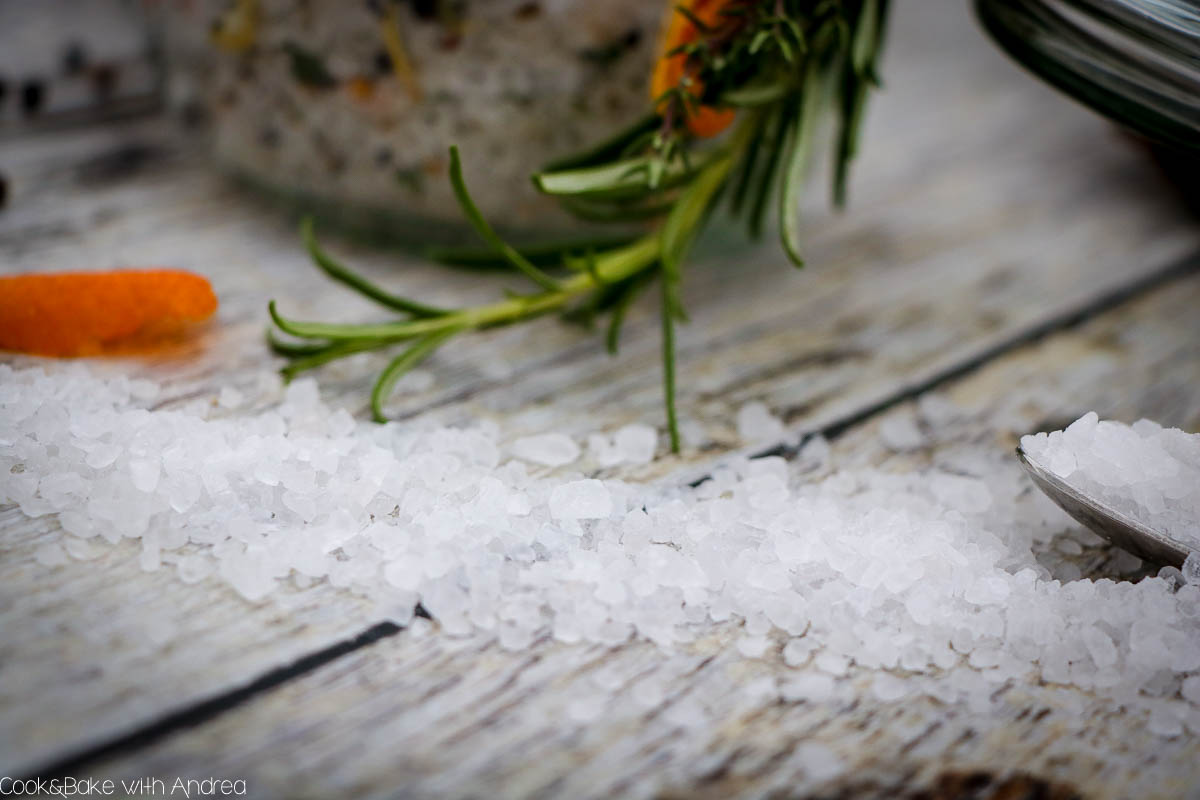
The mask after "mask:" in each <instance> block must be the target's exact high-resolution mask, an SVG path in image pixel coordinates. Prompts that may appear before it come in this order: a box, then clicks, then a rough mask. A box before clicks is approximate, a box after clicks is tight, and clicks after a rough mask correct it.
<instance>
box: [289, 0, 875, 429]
mask: <svg viewBox="0 0 1200 800" xmlns="http://www.w3.org/2000/svg"><path fill="white" fill-rule="evenodd" d="M887 5H888V2H887V0H725V2H723V3H717V4H713V3H706V4H700V3H697V2H695V0H692V2H683V3H682V4H681V5H679V6H677V8H676V11H677V12H678V14H679V17H678V18H677V19H675V20H673V22H672V24H671V26H670V27H669V28H668V34H670V35H669V36H668V37H667V39H668V41H667V42H666V44H665V45H664V50H663V53H662V55H661V58H660V61H659V64H658V66H657V67H656V71H655V76H654V78H655V83H656V85H659V84H661V80H660V79H661V78H662V77H663V76H667V77H668V78H670V80H671V82H670V83H669V84H668V85H665V87H664V88H660V89H656V91H658V92H659V94H658V95H657V96H656V97H655V98H654V113H653V114H650V115H647V116H646V117H644V118H643V119H641V120H638V121H637V122H636V123H635V124H634V125H631V126H630V127H629V128H627V129H625V130H623V131H620V132H619V133H617V134H616V135H614V136H613V137H611V138H610V139H608V140H607V141H604V142H601V143H599V144H597V145H596V146H594V147H592V148H589V149H588V150H585V151H583V152H580V153H577V154H574V155H572V156H568V157H566V158H562V159H558V160H557V161H555V162H554V163H552V164H550V165H548V166H547V168H546V169H545V170H543V171H541V172H539V173H537V174H536V175H534V176H533V183H534V186H535V187H537V189H538V190H539V191H541V192H543V193H545V194H547V195H549V196H553V197H555V198H557V199H558V200H559V202H560V203H561V204H562V206H563V208H565V209H566V210H567V211H569V212H570V213H572V214H574V215H576V216H577V217H580V218H582V219H588V220H606V221H609V220H611V221H629V220H643V219H656V220H659V222H658V225H657V227H655V228H653V229H651V230H649V231H648V232H646V233H645V234H643V235H641V236H639V237H637V238H635V239H630V238H629V237H627V236H620V235H618V236H616V237H609V238H602V239H596V238H589V239H586V240H576V241H563V242H558V243H553V244H549V245H542V246H538V247H533V248H526V249H524V250H522V249H520V248H517V247H514V246H513V245H511V244H509V243H508V242H506V241H504V239H503V238H501V237H500V235H499V234H498V233H497V232H496V231H495V229H494V228H493V227H492V226H491V225H490V224H489V223H488V221H487V219H486V218H485V217H484V215H483V214H482V213H481V212H480V210H479V208H478V207H477V206H476V204H475V202H474V200H473V199H472V198H471V194H470V191H469V190H468V187H467V185H466V183H465V181H464V179H463V174H462V163H461V159H460V156H459V153H458V150H457V148H453V147H452V148H450V181H451V185H452V188H453V190H454V194H455V197H456V198H457V199H458V202H459V205H460V207H461V209H462V212H463V216H464V217H465V219H466V220H467V221H468V222H469V223H470V224H471V225H472V227H473V228H474V229H475V231H476V233H477V234H478V235H479V237H480V239H481V240H482V242H483V245H484V246H483V247H482V248H476V249H463V248H456V249H452V250H445V249H443V250H440V251H431V252H430V255H431V257H433V258H434V259H435V260H439V261H444V262H448V263H455V264H459V265H466V266H474V267H487V268H494V267H502V268H506V269H510V270H513V271H514V272H517V273H520V274H521V275H523V276H524V277H525V278H527V279H528V280H529V281H531V282H532V283H533V284H534V287H535V288H534V290H533V291H532V292H531V293H527V294H520V293H510V294H509V296H507V297H505V298H504V299H502V300H499V301H497V302H494V303H490V304H486V305H481V306H474V307H467V308H457V309H449V308H441V307H437V306H431V305H427V304H425V303H421V302H417V301H415V300H412V299H410V298H407V297H403V296H401V295H396V294H393V293H391V292H389V291H387V290H385V289H382V288H381V287H379V286H376V285H375V284H374V283H372V282H370V281H368V280H367V279H365V278H363V277H362V276H360V275H358V274H356V273H354V272H353V271H351V270H350V269H349V268H347V267H346V266H344V265H343V264H341V263H340V262H339V261H337V260H336V259H334V258H333V257H332V256H330V255H329V254H327V253H326V252H325V251H324V250H322V249H321V248H320V246H319V245H318V244H317V241H316V238H315V235H314V232H313V227H312V223H311V222H310V221H306V222H305V223H304V225H303V226H302V229H301V231H302V237H303V239H304V242H305V246H306V248H307V249H308V251H309V254H310V256H311V257H312V259H313V261H314V263H316V265H317V266H318V267H319V268H320V269H321V270H323V271H324V272H325V273H326V274H327V275H329V277H331V278H332V279H334V280H336V281H338V282H340V283H342V284H344V285H345V286H347V287H349V288H351V289H353V290H355V291H357V292H359V293H360V294H362V295H364V296H366V297H368V298H370V299H371V300H374V301H375V302H377V303H379V304H380V305H382V306H384V307H385V308H387V309H389V310H391V311H393V312H398V313H399V314H400V315H401V316H400V317H399V318H398V319H395V320H392V321H385V322H378V323H367V324H349V325H347V324H331V323H320V322H304V321H298V320H293V319H290V318H288V317H285V316H284V315H283V314H281V313H280V312H279V310H278V308H277V306H276V304H275V302H274V301H272V302H271V303H270V305H269V312H270V315H271V319H272V321H273V323H274V325H275V327H276V328H278V329H279V330H280V331H282V332H283V333H286V334H289V335H290V336H293V337H296V338H297V339H300V340H302V341H301V342H291V341H282V340H280V339H278V338H277V337H275V336H274V335H271V336H270V338H269V342H270V345H271V347H272V348H273V349H274V350H275V351H276V352H277V353H279V354H280V355H282V356H285V357H286V358H288V359H289V363H288V365H287V366H285V367H284V368H283V373H284V375H285V376H286V377H289V378H290V377H292V376H294V375H296V374H297V373H299V372H301V371H303V370H307V369H312V368H314V367H317V366H320V365H322V364H325V363H328V362H329V361H332V360H334V359H337V358H342V357H345V356H348V355H351V354H353V353H360V352H364V351H367V350H375V349H382V348H387V347H391V346H394V345H397V344H401V343H405V344H406V345H407V346H406V349H404V350H403V351H402V352H401V353H400V354H399V355H398V356H396V357H395V358H394V359H393V360H392V361H391V362H390V363H389V364H388V366H387V368H386V369H385V370H384V371H383V373H382V374H381V375H380V376H379V379H378V380H377V382H376V384H375V387H374V389H373V391H372V393H371V408H372V413H373V415H374V417H375V418H376V419H377V420H380V421H383V420H384V419H385V414H384V405H385V403H386V401H387V398H388V395H389V394H390V393H391V391H392V389H393V388H394V386H395V384H396V381H398V380H399V379H400V377H401V376H402V375H403V374H404V373H405V372H407V371H408V370H410V369H412V368H413V367H414V366H416V365H417V364H418V363H420V362H421V361H422V360H423V359H425V358H427V357H428V356H429V355H430V354H432V353H433V352H434V351H436V350H437V349H438V348H439V347H441V346H442V345H444V344H445V343H446V342H448V341H450V340H451V339H453V338H454V337H456V336H459V335H462V334H466V333H469V332H473V331H480V330H484V329H487V328H493V327H499V326H506V325H514V324H518V323H521V322H524V321H526V320H529V319H532V318H534V317H538V316H542V315H545V314H549V313H560V314H562V315H563V316H564V317H565V318H567V319H571V320H576V321H581V322H584V323H587V324H591V323H592V322H593V321H594V319H595V318H596V317H597V316H598V315H600V314H605V313H607V314H608V315H609V320H608V326H607V330H606V333H605V342H606V345H607V348H608V350H609V351H610V352H611V353H614V354H615V353H616V352H617V350H618V347H619V338H620V333H621V328H622V324H623V322H624V320H625V318H626V315H627V313H628V310H629V308H630V306H631V305H632V303H633V302H634V301H635V299H636V298H637V297H638V296H639V295H640V294H641V293H642V292H643V291H644V290H645V289H646V288H647V287H648V286H650V285H651V284H652V283H654V282H655V281H657V282H658V283H659V292H660V303H661V312H660V313H661V322H662V357H663V395H664V398H665V405H666V415H667V430H668V434H669V437H670V442H671V449H672V450H673V451H678V450H679V424H678V412H677V409H676V361H675V333H676V331H675V324H676V323H677V322H681V321H686V314H685V312H684V307H683V300H682V283H683V274H684V270H683V266H684V263H685V261H686V258H687V255H688V252H689V250H690V248H691V247H692V245H693V244H694V242H695V241H696V239H697V237H698V236H699V234H700V232H701V231H702V230H703V228H704V226H705V224H706V222H707V220H708V218H709V217H710V216H711V214H712V213H713V211H714V209H715V208H716V207H717V206H718V205H719V204H720V203H721V202H722V201H723V199H726V198H727V199H728V204H727V206H728V210H729V212H730V214H731V215H732V216H734V217H736V218H740V219H742V220H743V221H744V223H745V225H746V227H747V230H748V232H749V233H750V234H751V235H752V236H755V237H757V236H758V235H760V234H761V232H762V229H763V227H764V225H765V220H766V216H767V210H768V208H769V207H771V205H772V203H771V198H772V196H773V195H774V196H776V197H777V199H776V202H775V207H776V209H777V214H778V218H779V231H780V240H781V244H782V247H783V250H784V252H785V254H786V255H787V257H788V258H789V260H790V261H791V262H792V263H793V264H795V265H796V266H802V265H803V263H804V262H803V260H802V258H801V254H800V251H801V235H800V227H799V222H798V219H797V216H796V212H797V207H798V204H799V200H800V194H801V192H802V189H803V185H804V181H805V178H806V176H807V174H808V170H809V166H810V164H811V161H812V155H813V149H814V145H815V141H816V139H817V136H818V133H819V129H820V126H821V123H822V122H823V120H825V119H826V118H827V117H829V116H835V117H836V119H837V122H838V133H837V143H836V149H835V153H834V158H835V167H834V186H833V193H834V200H835V202H836V204H838V205H841V204H842V203H843V202H844V199H845V194H846V179H847V173H848V165H849V163H850V161H851V160H852V159H853V158H854V155H855V152H856V150H857V142H858V130H859V128H860V126H861V122H862V114H863V107H864V103H865V100H866V96H867V93H868V90H869V88H870V87H871V86H874V85H877V83H878V58H879V50H880V47H881V43H882V38H883V29H884V21H885V17H886V14H887ZM671 36H674V37H675V38H674V39H672V38H671ZM735 114H736V117H737V119H736V121H735V122H734V129H733V131H732V132H731V133H729V134H728V135H725V136H721V137H719V138H718V137H716V136H715V134H716V133H718V132H719V130H720V128H722V127H724V125H726V124H728V122H729V121H730V120H731V119H732V118H733V117H734V115H735Z"/></svg>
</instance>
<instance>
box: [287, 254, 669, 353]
mask: <svg viewBox="0 0 1200 800" xmlns="http://www.w3.org/2000/svg"><path fill="white" fill-rule="evenodd" d="M658 254H659V241H658V235H657V234H651V235H647V236H643V237H642V238H641V239H638V240H637V241H635V242H633V243H632V244H629V245H626V246H625V247H622V248H619V249H617V250H614V251H612V252H609V253H604V254H601V255H598V256H597V257H596V265H595V271H594V272H592V271H588V272H581V273H578V274H576V275H574V276H572V277H571V278H570V279H568V280H565V281H562V282H561V283H559V284H558V288H557V289H556V290H554V291H551V292H542V293H539V294H534V295H524V296H520V297H511V298H508V299H506V300H501V301H500V302H498V303H491V304H489V305H483V306H476V307H474V308H466V309H463V310H461V311H453V312H451V313H449V314H444V315H442V316H439V317H429V318H424V319H413V320H402V321H400V322H382V323H376V324H368V325H336V324H328V323H323V322H297V321H295V320H289V319H286V318H285V317H283V316H281V315H280V314H279V312H278V310H277V309H276V307H275V303H274V301H272V302H271V304H270V305H269V306H268V311H269V312H270V314H271V318H272V319H273V320H274V321H275V324H276V325H278V326H279V329H280V330H282V331H284V332H285V333H289V334H291V335H293V336H299V337H300V338H303V339H329V340H331V341H344V340H347V339H388V340H400V339H412V338H416V337H418V336H423V335H425V334H428V333H436V332H438V331H443V330H446V329H449V328H455V329H464V328H489V327H495V326H497V325H507V324H511V323H513V322H517V321H520V320H524V319H530V318H531V317H536V316H539V315H541V314H545V313H548V312H550V311H554V310H556V309H559V308H562V307H563V306H564V305H566V304H567V303H568V302H569V301H570V300H571V299H572V298H575V297H577V296H579V295H581V294H586V293H587V292H590V291H593V290H595V289H597V288H599V287H600V286H602V285H604V284H609V283H617V282H619V281H622V280H625V279H626V278H631V277H633V276H634V275H636V274H638V273H639V272H642V271H643V270H645V269H648V268H650V267H651V266H653V265H654V264H655V263H656V262H657V261H658Z"/></svg>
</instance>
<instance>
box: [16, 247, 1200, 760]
mask: <svg viewBox="0 0 1200 800" xmlns="http://www.w3.org/2000/svg"><path fill="white" fill-rule="evenodd" d="M1194 272H1200V252H1196V253H1192V254H1191V255H1189V256H1187V257H1185V258H1183V259H1181V260H1179V261H1176V262H1174V263H1171V264H1169V265H1168V266H1166V267H1164V268H1162V269H1159V270H1156V271H1154V272H1151V273H1149V274H1147V275H1145V276H1143V277H1142V278H1140V279H1138V280H1135V281H1133V282H1131V283H1128V284H1125V285H1124V286H1119V287H1117V288H1115V289H1113V290H1111V291H1109V292H1107V293H1105V294H1103V295H1101V296H1099V297H1097V298H1095V299H1094V300H1092V301H1091V302H1090V303H1087V304H1085V305H1083V306H1081V307H1079V308H1077V309H1074V310H1070V311H1064V312H1063V313H1061V314H1057V315H1055V316H1052V317H1050V318H1049V319H1047V320H1045V321H1043V322H1041V323H1039V324H1037V325H1034V326H1032V327H1031V328H1029V329H1028V330H1024V331H1020V332H1018V333H1015V334H1014V335H1012V336H1010V337H1009V338H1007V339H1005V340H1003V341H1001V342H998V343H996V344H995V345H993V346H992V347H989V348H987V349H986V350H984V351H983V352H981V353H979V354H977V355H975V356H973V357H971V358H968V359H965V360H964V361H963V362H962V363H960V364H957V365H953V366H950V367H947V368H946V369H943V370H941V371H939V372H936V373H934V374H933V375H931V376H929V377H928V378H926V379H924V380H922V381H919V382H917V383H915V384H913V385H911V386H908V387H907V388H901V389H899V390H897V391H895V392H892V393H891V394H889V395H887V396H886V397H884V398H882V399H881V400H879V401H877V402H875V403H872V404H869V405H866V406H864V407H863V408H861V409H860V410H858V411H856V412H854V413H852V414H847V415H845V416H843V417H841V418H839V419H836V420H833V421H832V422H830V423H828V424H826V425H824V426H823V427H821V428H819V429H816V430H812V431H807V432H805V433H804V434H803V435H802V436H801V437H800V439H799V441H798V442H797V443H795V444H779V445H775V446H773V447H769V448H766V449H763V450H760V451H756V452H754V453H753V454H751V456H750V457H751V458H763V457H766V456H782V457H784V458H792V457H794V456H795V455H796V453H797V452H799V450H800V448H801V447H802V446H803V445H804V443H805V442H807V441H809V440H810V439H812V438H813V437H815V436H824V437H826V438H828V439H836V438H838V437H839V436H841V435H842V434H844V433H846V432H847V431H849V430H850V429H852V428H854V427H856V426H858V425H861V424H863V423H864V422H866V421H868V420H869V419H871V418H873V417H876V416H878V415H880V414H883V413H885V412H887V411H888V410H889V409H891V408H893V407H895V406H897V405H900V404H902V403H905V402H908V401H910V400H913V399H915V398H917V397H918V396H920V395H922V394H924V393H925V392H928V391H931V390H933V389H936V388H938V387H940V386H943V385H945V384H947V383H950V382H952V381H955V380H958V379H959V378H962V377H965V376H966V375H968V374H970V373H972V372H974V371H976V370H978V369H980V368H981V367H983V366H984V365H986V364H988V363H989V362H991V361H993V360H994V359H996V358H998V357H1000V356H1002V355H1005V354H1006V353H1009V352H1012V351H1014V350H1017V349H1018V348H1021V347H1023V346H1025V345H1028V344H1032V343H1034V342H1037V341H1039V340H1042V339H1045V338H1046V337H1048V336H1051V335H1054V334H1056V333H1059V332H1061V331H1065V330H1069V329H1071V328H1074V327H1077V326H1079V325H1080V324H1082V323H1084V322H1086V321H1088V320H1090V319H1092V318H1094V317H1096V316H1099V315H1100V314H1103V313H1104V312H1106V311H1109V310H1112V309H1114V308H1116V307H1118V306H1121V305H1123V304H1125V303H1127V302H1130V301H1132V300H1134V299H1136V298H1138V297H1141V296H1142V295H1145V294H1148V293H1149V292H1151V291H1152V290H1154V289H1157V288H1159V287H1161V286H1164V285H1166V284H1168V283H1171V282H1173V281H1176V280H1180V279H1182V278H1185V277H1187V276H1189V275H1191V274H1192V273H1194ZM706 480H708V476H707V475H703V476H701V477H699V478H696V479H695V480H692V481H690V482H689V484H688V485H690V486H693V487H694V486H698V485H700V484H701V483H703V482H704V481H706ZM416 615H417V616H419V617H423V618H425V619H431V617H430V616H429V613H428V612H427V611H426V610H425V609H424V608H423V607H422V606H420V605H418V606H417V609H416ZM403 630H404V628H403V627H401V626H399V625H396V624H394V623H391V622H380V623H378V624H376V625H373V626H371V627H370V628H368V629H366V630H365V631H362V632H361V633H359V634H357V635H355V636H353V637H351V638H348V639H344V640H342V641H340V642H337V643H336V644H333V645H330V646H329V647H326V648H323V649H321V650H317V651H315V652H313V653H310V654H308V655H306V656H303V657H302V658H299V659H297V660H296V661H294V662H292V663H291V664H287V665H284V666H282V667H277V668H275V669H272V670H269V671H268V672H266V673H264V674H262V675H260V676H259V677H258V678H255V679H254V680H252V681H250V682H249V683H246V684H244V685H242V686H240V687H238V688H235V689H231V690H229V691H226V692H221V693H220V694H217V695H214V696H212V697H210V698H208V699H207V700H201V701H199V702H196V703H193V704H191V705H188V706H185V707H184V708H182V709H179V710H177V711H173V712H170V713H168V714H166V715H164V716H162V717H159V718H158V719H156V720H154V721H151V722H148V723H146V724H144V725H142V726H140V727H138V728H136V729H135V730H133V731H131V732H130V733H127V734H123V735H121V736H117V737H114V738H111V739H109V740H107V741H105V742H101V743H100V744H97V745H94V746H91V747H88V748H85V749H83V750H80V751H78V752H76V753H74V754H71V755H68V756H66V757H64V758H61V759H58V760H56V761H53V762H50V763H47V764H45V765H43V766H42V767H40V768H38V769H34V770H30V771H29V773H28V774H27V776H26V777H29V778H36V777H41V778H43V779H47V778H55V777H66V776H68V775H73V774H79V773H80V772H81V771H83V770H84V769H85V768H86V767H87V765H89V764H91V763H94V762H97V761H101V760H104V759H108V758H112V757H114V756H118V755H121V754H125V753H131V752H135V751H137V750H140V749H143V748H145V747H148V746H150V745H151V744H153V743H155V742H156V741H158V740H159V739H162V738H164V737H166V736H169V735H171V734H172V733H175V732H177V731H181V730H186V729H189V728H195V727H199V726H200V725H203V724H204V723H206V722H208V721H209V720H212V719H214V718H216V717H218V716H220V715H222V714H224V713H225V712H227V711H231V710H233V709H235V708H237V707H239V706H242V705H244V704H246V703H248V702H250V701H251V700H254V699H256V698H257V697H258V696H259V695H263V694H266V693H268V692H271V691H273V690H275V689H277V688H278V687H280V686H282V685H284V684H285V683H288V682H290V681H292V680H295V679H297V678H300V677H303V676H305V675H307V674H309V673H311V672H315V671H316V670H318V669H320V668H322V667H324V666H326V665H327V664H330V663H332V662H334V661H336V660H338V659H339V658H342V657H343V656H346V655H349V654H350V653H353V652H355V651H356V650H360V649H362V648H365V647H370V646H372V645H374V644H375V643H376V642H378V641H380V640H383V639H387V638H390V637H392V636H395V635H397V634H399V633H400V632H401V631H403Z"/></svg>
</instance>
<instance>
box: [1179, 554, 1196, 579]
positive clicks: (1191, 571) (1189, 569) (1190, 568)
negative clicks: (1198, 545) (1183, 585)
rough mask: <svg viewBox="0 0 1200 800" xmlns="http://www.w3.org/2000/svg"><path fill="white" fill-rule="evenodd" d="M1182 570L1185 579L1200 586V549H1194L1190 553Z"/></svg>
mask: <svg viewBox="0 0 1200 800" xmlns="http://www.w3.org/2000/svg"><path fill="white" fill-rule="evenodd" d="M1180 572H1181V573H1182V574H1183V579H1184V581H1186V582H1187V583H1189V584H1191V585H1193V586H1200V551H1196V550H1193V551H1192V552H1190V553H1188V557H1187V558H1186V559H1185V560H1184V562H1183V568H1182V569H1181V570H1180Z"/></svg>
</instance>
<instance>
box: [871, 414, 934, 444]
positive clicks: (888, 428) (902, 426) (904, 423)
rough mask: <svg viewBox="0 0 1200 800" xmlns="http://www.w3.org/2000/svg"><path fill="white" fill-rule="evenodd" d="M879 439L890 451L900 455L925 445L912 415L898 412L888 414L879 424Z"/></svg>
mask: <svg viewBox="0 0 1200 800" xmlns="http://www.w3.org/2000/svg"><path fill="white" fill-rule="evenodd" d="M879 438H880V439H882V440H883V444H884V445H885V446H886V447H887V448H888V449H889V450H891V451H893V452H896V453H902V452H905V451H907V450H916V449H918V448H920V447H921V445H923V444H924V443H925V436H924V435H923V434H922V433H921V430H920V429H919V428H918V427H917V421H916V420H915V419H914V418H913V416H912V414H905V413H903V412H898V413H895V414H890V415H888V416H887V417H885V418H884V420H883V422H881V423H880V424H879Z"/></svg>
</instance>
